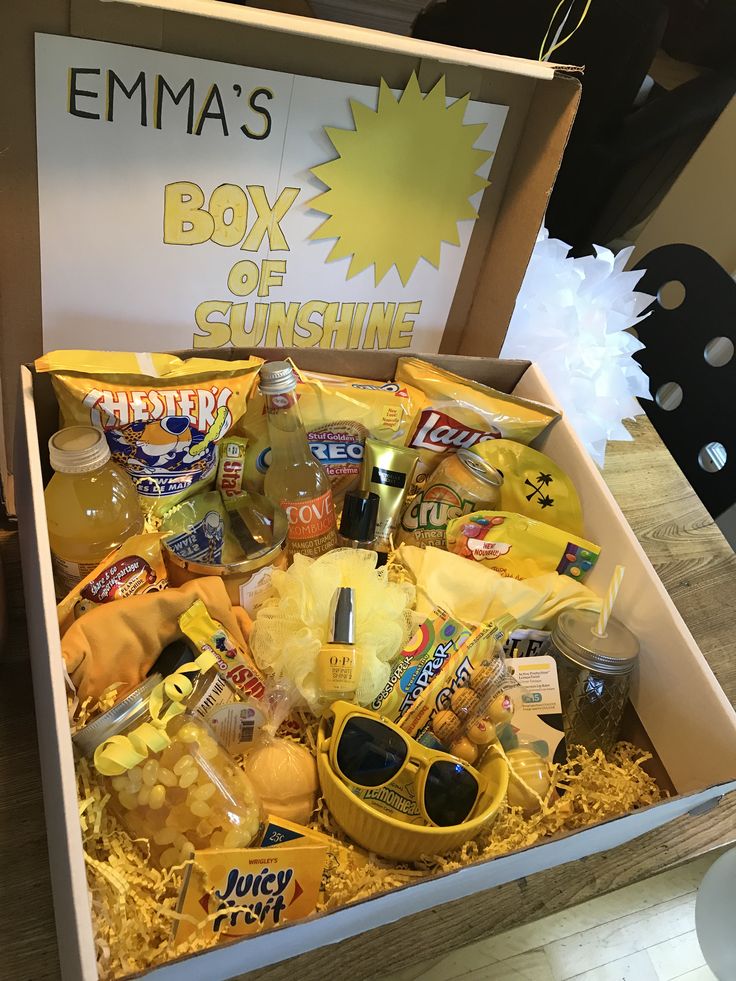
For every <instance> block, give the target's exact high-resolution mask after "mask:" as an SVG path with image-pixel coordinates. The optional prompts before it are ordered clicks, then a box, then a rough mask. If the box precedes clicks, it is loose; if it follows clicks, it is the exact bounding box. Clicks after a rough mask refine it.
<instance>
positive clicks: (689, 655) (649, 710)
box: [16, 349, 736, 981]
mask: <svg viewBox="0 0 736 981" xmlns="http://www.w3.org/2000/svg"><path fill="white" fill-rule="evenodd" d="M187 353H188V354H193V353H194V352H187ZM198 353H200V354H201V352H198ZM244 353H245V352H237V351H233V352H232V354H233V356H234V357H237V356H238V354H240V355H241V356H242V354H244ZM258 353H259V355H263V356H264V357H266V358H269V357H271V358H273V357H280V356H283V355H284V354H286V355H288V356H291V357H294V358H296V359H297V361H298V363H299V364H301V365H302V366H303V367H304V368H306V369H313V370H317V369H319V370H321V371H330V370H332V371H334V372H335V373H348V374H350V375H354V376H359V377H364V378H380V379H383V378H385V379H388V378H391V377H393V371H394V367H395V363H396V356H395V355H393V354H372V353H362V352H338V351H335V352H324V351H307V350H296V349H289V350H286V351H284V349H278V350H274V349H272V350H269V351H263V350H261V351H259V352H258ZM429 357H431V359H432V360H434V361H436V362H437V363H440V364H443V365H445V366H446V367H448V368H449V369H450V370H452V371H455V372H457V373H458V374H461V375H463V376H464V377H467V378H474V379H476V380H478V381H481V382H483V383H486V384H490V385H493V386H494V387H496V388H499V389H501V390H506V391H513V392H514V393H516V394H518V395H522V396H524V397H527V398H531V399H534V400H536V401H540V402H546V403H548V404H554V402H555V396H554V393H553V392H552V391H551V390H550V389H549V386H548V385H547V383H546V381H545V379H544V376H543V375H542V373H541V372H540V371H539V369H538V368H536V367H535V366H534V365H528V364H527V363H526V362H520V361H498V360H496V359H492V358H464V357H456V356H442V355H432V356H429ZM21 375H22V382H21V392H20V403H19V412H18V416H17V418H18V433H17V439H16V500H17V504H18V513H19V521H20V531H21V547H22V556H23V571H24V578H25V587H26V596H27V608H28V626H29V633H30V643H31V656H32V665H33V683H34V691H35V698H36V713H37V719H38V737H39V746H40V753H41V765H42V772H43V785H44V802H45V808H46V824H47V828H48V841H49V853H50V864H51V875H52V882H53V889H54V907H55V915H56V923H57V936H58V941H59V953H60V957H61V963H62V969H63V973H64V977H65V978H69V979H84V981H87V979H92V978H96V977H97V967H96V962H95V948H94V940H93V936H92V923H91V919H90V914H89V902H88V895H87V884H86V877H85V867H84V859H83V853H82V839H81V832H80V827H79V818H78V811H77V796H76V784H75V777H74V760H73V753H72V743H71V738H70V735H69V722H68V713H67V702H66V691H65V685H64V677H63V672H62V659H61V649H60V640H59V631H58V627H57V621H56V604H55V599H54V585H53V579H52V571H51V556H50V552H49V545H48V537H47V534H46V515H45V509H44V500H43V485H44V473H46V474H48V458H47V454H46V444H47V440H48V437H49V436H50V435H51V433H52V432H53V431H54V428H55V426H56V404H55V399H54V395H53V392H52V390H51V385H50V382H49V379H48V376H43V375H36V373H35V372H34V371H33V369H32V368H30V367H23V368H22V369H21ZM536 445H538V446H539V448H540V449H542V450H544V451H545V452H547V453H549V455H550V456H551V457H552V458H553V459H554V460H555V461H556V462H557V463H558V464H559V465H560V466H561V467H562V468H563V469H564V470H565V471H566V472H567V473H568V474H569V476H570V477H571V478H572V480H573V482H574V483H575V486H576V487H577V489H578V492H579V494H580V498H581V501H582V505H583V512H584V515H585V535H586V537H587V538H588V539H590V540H592V541H594V542H596V543H598V544H599V545H600V546H601V548H602V551H601V556H600V559H599V560H598V562H597V564H596V566H595V568H594V570H593V571H592V573H591V574H590V577H589V580H588V582H589V584H590V585H591V586H592V587H593V588H594V589H597V590H598V591H599V592H603V591H604V590H605V588H606V584H607V582H608V580H609V579H610V575H611V573H612V571H613V568H614V566H615V565H616V564H619V563H620V564H623V565H625V567H626V577H625V579H624V584H623V586H622V589H621V592H620V594H619V597H618V600H617V604H616V615H617V616H618V617H620V618H621V620H623V621H624V622H625V623H626V624H627V625H628V626H629V627H630V629H631V630H632V631H633V632H634V633H635V634H636V635H637V636H638V637H639V639H640V642H641V655H640V659H639V661H640V663H639V669H638V672H637V674H636V678H635V681H634V684H633V689H632V693H631V701H632V704H633V706H634V709H635V710H636V713H637V715H638V717H639V720H640V721H641V723H642V725H643V727H644V729H645V730H646V733H647V735H648V737H649V739H650V740H651V744H652V746H653V749H654V752H655V754H656V756H657V757H658V759H659V762H660V763H661V764H662V766H663V767H664V770H666V774H667V776H668V777H669V781H670V782H671V785H672V787H673V788H674V795H673V796H672V797H671V798H670V799H668V800H665V801H663V802H662V803H660V804H657V805H654V806H651V807H647V808H645V809H642V810H640V811H637V812H634V813H631V814H629V815H627V816H625V817H621V818H618V819H617V820H613V821H607V822H604V823H602V824H600V825H598V826H595V827H592V828H588V829H586V830H583V831H578V832H575V833H573V834H569V835H566V836H564V837H560V838H556V839H554V840H551V841H549V842H546V843H543V844H538V845H535V846H534V847H532V848H528V849H526V850H524V851H522V852H517V853H514V854H510V855H507V856H504V857H502V858H497V859H494V860H492V861H484V862H479V863H476V864H474V865H470V866H468V867H467V868H464V869H460V870H458V871H456V872H453V873H451V874H449V875H444V876H437V877H432V878H428V879H426V880H422V881H420V882H418V883H416V884H415V885H411V886H408V887H405V888H403V889H400V890H396V891H393V892H389V893H386V894H384V895H380V896H377V897H375V898H373V899H370V900H367V901H364V902H361V903H359V904H356V905H355V906H349V907H346V908H344V909H341V910H337V911H334V912H331V913H328V914H323V915H321V916H318V917H314V918H311V919H309V920H305V921H303V922H300V923H295V924H294V925H292V926H288V925H287V926H284V927H281V928H279V929H277V930H274V931H270V932H267V933H264V934H262V935H259V936H256V937H251V938H247V939H244V940H240V941H232V942H228V943H227V944H222V945H221V946H218V947H215V948H213V949H211V950H209V951H207V952H206V953H204V954H199V955H196V956H195V957H190V958H183V959H180V960H177V961H176V962H173V963H172V964H170V965H168V966H162V967H159V968H157V969H155V970H153V971H151V972H150V976H152V977H153V976H155V977H157V978H158V977H161V978H164V977H170V978H172V979H173V978H176V981H183V979H188V978H191V979H192V981H194V979H199V978H202V977H207V978H208V979H209V981H215V979H220V978H223V979H224V978H229V977H231V976H232V975H234V974H237V973H239V972H242V971H244V970H249V971H250V970H256V969H258V968H260V967H263V966H265V965H268V964H273V963H275V962H277V961H281V960H284V959H286V958H289V957H294V956H297V955H299V954H301V953H304V952H306V951H309V950H313V949H314V948H316V947H320V946H326V945H330V944H335V943H337V942H339V941H340V940H343V939H345V938H346V937H350V936H353V935H355V934H357V933H362V932H365V931H367V930H371V929H374V928H376V927H380V926H381V925H383V924H385V923H390V922H392V921H395V920H398V919H400V918H402V917H405V916H409V915H410V914H412V913H416V912H419V911H421V910H424V909H428V908H434V907H437V906H440V905H442V904H443V903H448V902H451V901H453V900H458V899H462V897H464V896H470V895H472V894H473V893H475V892H479V891H482V890H486V889H488V888H489V887H491V886H494V885H498V884H500V883H503V882H509V881H512V880H514V879H519V878H521V877H522V876H523V877H529V876H531V875H533V874H534V873H535V872H539V871H541V870H542V869H547V868H551V867H553V866H556V865H561V864H563V863H565V862H570V861H572V860H574V859H578V858H582V857H583V856H586V855H592V854H594V853H595V852H599V851H604V850H606V849H609V848H613V847H615V846H616V845H620V844H622V843H623V842H626V841H630V840H631V839H633V838H636V837H637V836H638V835H641V834H644V833H645V832H647V831H650V830H652V829H653V828H655V827H658V826H659V825H662V824H665V823H667V822H668V821H672V820H674V819H675V818H677V817H679V816H681V815H683V814H686V813H688V812H690V811H693V810H694V809H696V808H698V807H700V806H701V805H703V804H704V803H705V802H707V801H710V800H713V799H715V798H717V797H719V796H721V795H722V794H724V793H726V792H728V791H729V790H733V789H736V712H734V709H733V708H732V707H731V705H730V704H729V702H728V700H727V699H726V696H725V695H724V693H723V691H722V689H721V688H720V686H719V685H718V682H717V681H716V679H715V677H714V676H713V673H712V672H711V670H710V668H709V666H708V664H707V662H706V660H705V658H704V657H703V655H702V653H701V652H700V651H699V650H698V647H697V645H696V644H695V642H694V640H693V638H692V636H691V635H690V633H689V631H688V629H687V627H686V626H685V624H684V622H683V620H682V618H681V617H680V615H679V613H678V612H677V610H676V609H675V607H674V604H673V603H672V601H671V599H670V598H669V596H668V595H667V593H666V591H665V589H664V587H663V586H662V583H661V582H660V580H659V578H658V577H657V575H656V573H655V571H654V569H653V568H652V566H651V564H650V562H649V560H648V559H647V558H646V556H645V554H644V552H643V550H642V548H641V546H640V545H639V543H638V542H637V540H636V538H635V537H634V534H633V532H632V531H631V528H630V527H629V525H628V524H627V522H626V519H625V518H624V516H623V515H622V513H621V511H620V509H619V507H618V505H617V504H616V502H615V501H614V499H613V497H612V496H611V493H610V491H609V490H608V488H607V487H606V485H605V483H604V482H603V480H602V478H601V476H600V473H599V471H598V469H597V467H596V466H595V464H594V463H593V462H592V461H591V459H590V457H589V456H588V454H587V453H586V451H585V450H584V449H583V447H582V445H581V444H580V442H579V440H578V439H577V437H576V435H575V433H574V432H573V431H572V429H571V428H570V426H569V425H568V424H567V423H566V421H565V419H564V418H563V419H561V420H559V421H558V422H557V423H555V424H554V425H553V426H552V427H551V429H550V430H549V431H548V432H547V433H546V434H545V435H543V436H542V437H540V439H539V440H538V442H537V444H536Z"/></svg>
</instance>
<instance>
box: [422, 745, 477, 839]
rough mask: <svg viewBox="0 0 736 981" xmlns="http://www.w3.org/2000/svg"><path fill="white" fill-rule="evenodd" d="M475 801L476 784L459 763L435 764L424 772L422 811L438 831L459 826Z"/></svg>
mask: <svg viewBox="0 0 736 981" xmlns="http://www.w3.org/2000/svg"><path fill="white" fill-rule="evenodd" d="M477 799H478V781H477V780H476V779H475V777H474V776H473V774H472V773H469V772H468V771H467V770H466V769H465V767H464V766H462V765H461V764H460V763H454V762H453V761H452V760H436V761H435V762H434V763H433V764H432V765H431V766H430V768H429V770H428V771H427V782H426V784H425V787H424V807H425V809H426V811H427V815H428V817H429V818H430V820H432V821H433V822H434V824H436V825H438V826H439V827H441V828H444V827H447V826H448V825H450V824H462V822H463V821H464V820H465V819H466V818H467V817H468V816H469V815H470V812H471V811H472V810H473V808H474V807H475V802H476V800H477Z"/></svg>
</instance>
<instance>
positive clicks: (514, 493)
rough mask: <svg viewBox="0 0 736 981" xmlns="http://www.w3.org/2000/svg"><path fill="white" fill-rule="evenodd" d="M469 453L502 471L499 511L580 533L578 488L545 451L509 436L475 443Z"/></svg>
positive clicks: (580, 519) (580, 509) (581, 518)
mask: <svg viewBox="0 0 736 981" xmlns="http://www.w3.org/2000/svg"><path fill="white" fill-rule="evenodd" d="M471 453H475V454H477V455H478V456H479V457H481V459H483V460H485V461H486V463H490V465H491V466H492V467H495V468H496V470H500V471H501V473H502V474H503V484H502V485H501V488H500V497H501V501H500V503H499V505H498V510H499V511H515V512H516V513H517V514H525V515H526V516H527V517H529V518H534V519H535V520H536V521H543V522H544V523H545V524H548V525H554V526H555V528H562V529H563V530H564V531H569V532H571V533H572V534H573V535H581V534H582V532H583V510H582V508H581V506H580V498H579V497H578V492H577V491H576V490H575V486H574V484H573V482H572V481H571V480H570V478H569V477H568V476H567V474H566V473H565V472H564V471H563V470H561V469H560V467H558V466H557V464H556V463H555V462H554V460H550V458H549V457H548V456H547V455H546V454H545V453H540V452H539V450H535V449H533V448H532V447H531V446H523V445H522V444H521V443H515V442H514V441H513V440H510V439H489V440H486V441H485V442H483V443H476V444H475V446H473V447H471Z"/></svg>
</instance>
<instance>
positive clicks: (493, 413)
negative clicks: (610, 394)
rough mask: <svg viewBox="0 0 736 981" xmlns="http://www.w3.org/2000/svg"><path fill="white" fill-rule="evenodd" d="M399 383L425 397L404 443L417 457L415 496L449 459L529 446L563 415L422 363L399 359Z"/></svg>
mask: <svg viewBox="0 0 736 981" xmlns="http://www.w3.org/2000/svg"><path fill="white" fill-rule="evenodd" d="M396 381H397V382H401V383H403V384H406V385H411V386H414V388H417V389H419V390H420V391H421V392H423V393H424V395H425V397H426V403H425V404H424V405H422V406H421V407H420V410H419V412H418V413H417V415H416V417H415V418H414V419H413V420H412V423H411V427H410V432H409V436H408V439H407V440H406V445H407V446H413V447H414V449H416V450H418V451H419V466H418V467H417V472H416V476H415V478H414V481H415V486H414V488H413V491H416V490H417V489H419V488H420V487H421V485H422V484H423V483H424V482H425V481H426V479H427V477H428V475H429V474H430V473H432V471H433V470H434V469H435V467H437V465H438V464H439V462H440V460H442V459H443V458H444V457H445V456H447V455H448V454H449V453H454V452H456V451H457V450H459V449H463V448H464V449H470V448H471V447H473V446H475V445H476V444H478V443H482V442H484V441H485V440H489V439H501V438H507V439H513V440H516V442H518V443H525V444H526V443H531V441H532V440H533V439H534V438H535V437H536V436H539V434H540V433H541V432H543V431H544V430H545V429H546V428H547V426H549V425H550V423H552V422H554V420H555V419H558V418H559V415H560V413H559V412H558V411H557V410H556V409H553V408H551V407H550V406H548V405H542V404H541V403H539V402H530V401H529V400H528V399H522V398H518V397H517V396H515V395H506V394H505V393H504V392H497V391H496V390H495V389H494V388H489V387H488V386H487V385H481V384H480V382H476V381H470V380H468V379H466V378H461V377H460V376H459V375H455V374H453V373H452V372H451V371H445V369H444V368H438V367H436V366H435V365H432V364H429V363H428V362H426V361H420V360H419V359H418V358H399V363H398V367H397V369H396Z"/></svg>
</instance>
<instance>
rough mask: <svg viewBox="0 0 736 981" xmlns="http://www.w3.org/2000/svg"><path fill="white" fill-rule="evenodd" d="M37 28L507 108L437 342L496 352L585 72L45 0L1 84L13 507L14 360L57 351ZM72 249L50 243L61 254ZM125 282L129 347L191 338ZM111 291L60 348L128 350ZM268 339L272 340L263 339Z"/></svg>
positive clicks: (23, 13) (281, 20)
mask: <svg viewBox="0 0 736 981" xmlns="http://www.w3.org/2000/svg"><path fill="white" fill-rule="evenodd" d="M60 8H63V9H60ZM34 33H41V34H57V35H67V34H70V35H72V36H76V37H81V38H88V39H95V40H101V41H107V42H115V43H118V44H124V45H132V46H138V47H141V48H144V49H148V50H152V51H156V50H161V51H162V52H165V53H168V54H174V55H182V56H188V57H191V58H199V59H211V60H213V61H216V62H218V63H220V64H225V65H228V64H231V65H236V66H240V65H242V66H246V67H251V68H254V69H260V70H264V71H266V70H269V69H270V70H275V71H281V72H288V73H295V74H300V75H303V76H307V77H312V78H315V79H317V78H323V77H324V78H328V79H332V80H335V81H342V82H350V83H356V84H362V85H372V86H375V85H376V84H377V83H378V80H379V79H380V78H383V79H385V80H386V81H387V83H388V84H389V85H390V86H393V87H394V88H396V89H403V88H404V87H405V86H406V84H407V81H408V79H409V78H410V76H411V74H412V72H416V74H417V77H418V79H419V81H420V87H421V90H422V92H425V93H426V92H428V91H429V90H430V89H431V88H432V86H433V85H434V84H435V83H436V81H437V80H438V79H439V77H440V76H443V75H444V77H445V81H446V89H447V94H448V96H451V97H460V96H463V95H465V94H466V93H467V94H469V95H470V98H471V99H473V100H477V101H478V102H484V103H492V104H495V105H499V106H506V107H508V113H507V115H506V120H505V123H504V125H503V130H502V132H501V136H500V141H499V143H498V146H497V149H496V153H495V156H494V158H493V166H492V173H491V184H490V186H489V187H488V188H487V189H486V190H485V192H484V193H483V196H482V199H481V203H480V206H479V217H478V219H477V220H476V221H475V223H474V225H473V228H472V233H471V234H470V237H469V243H468V245H467V254H466V257H465V261H464V263H463V265H462V270H461V272H460V275H459V279H458V281H457V287H456V288H455V291H454V297H453V298H452V300H451V303H450V305H449V314H448V315H447V319H446V326H445V331H444V335H443V337H442V341H441V344H440V349H441V350H442V351H444V352H447V353H452V352H455V351H459V350H462V351H463V353H470V354H477V355H491V356H493V355H497V354H498V352H499V350H500V347H501V343H502V341H503V337H504V335H505V332H506V329H507V327H508V320H509V317H510V314H511V311H512V310H513V304H514V301H515V298H516V294H517V292H518V288H519V286H520V284H521V280H522V278H523V275H524V272H525V269H526V265H527V262H528V258H529V255H530V252H531V249H532V247H533V244H534V239H535V237H536V234H537V231H538V229H539V227H540V225H541V223H542V220H543V216H544V211H545V208H546V204H547V200H548V197H549V193H550V191H551V188H552V185H553V183H554V178H555V175H556V172H557V168H558V166H559V160H560V157H561V155H562V151H563V149H564V145H565V142H566V139H567V134H568V132H569V128H570V125H571V121H572V118H573V116H574V112H575V108H576V106H577V102H578V100H579V83H578V82H577V80H575V79H572V78H570V77H567V76H566V75H564V74H561V73H560V72H559V71H558V70H557V66H555V65H551V64H549V63H538V62H532V61H525V60H522V59H515V58H509V57H506V56H499V55H493V54H487V53H485V52H479V51H471V50H466V49H460V48H452V47H445V46H443V45H438V44H435V43H430V42H425V41H420V40H416V39H413V38H405V37H399V36H396V35H391V34H384V33H382V32H378V31H371V30H367V29H364V28H357V27H353V26H350V25H343V24H335V23H331V22H323V21H318V20H312V19H309V18H304V17H295V16H290V15H286V14H280V13H275V12H273V11H267V10H260V9H256V8H251V7H240V6H237V5H233V4H226V3H220V2H217V0H192V2H187V3H186V4H185V3H183V2H179V3H176V2H172V0H144V2H142V3H138V4H131V3H127V2H122V3H104V2H99V0H39V2H38V3H35V4H33V5H30V6H29V8H28V9H26V8H23V9H22V10H19V11H18V12H17V15H16V16H15V17H14V18H13V19H12V23H10V24H9V25H8V38H7V40H8V49H9V51H10V52H11V55H10V57H9V58H7V59H4V62H5V63H4V65H3V68H2V70H3V71H4V72H5V73H6V78H5V84H4V85H3V86H2V89H1V91H2V94H0V99H2V100H5V102H4V108H5V109H6V112H5V113H4V118H6V119H7V120H8V127H7V133H6V145H7V147H8V150H7V152H6V153H4V154H3V155H2V156H1V157H0V186H2V187H3V188H4V189H5V190H6V191H7V194H6V219H7V220H6V222H5V223H4V232H3V234H2V235H0V277H1V278H0V384H1V385H2V397H3V410H4V413H3V414H4V425H3V432H2V439H3V445H2V446H0V472H1V473H2V477H3V483H4V485H5V494H6V499H7V500H8V502H9V503H10V505H11V507H10V510H11V511H12V510H13V508H12V497H13V494H12V474H11V473H10V470H11V469H12V468H11V466H10V463H9V461H10V460H11V459H12V433H13V426H14V417H15V395H16V389H17V368H18V365H19V364H20V363H22V362H29V361H32V360H34V359H35V358H36V357H38V356H39V354H40V353H42V350H43V349H44V347H49V344H48V343H46V344H44V341H43V333H42V314H41V288H40V281H41V269H40V260H39V249H40V239H39V230H38V225H37V222H36V217H35V216H36V215H37V214H38V209H39V202H38V184H37V156H36V131H35V128H36V113H35V102H34V91H35V84H36V83H35V72H34V56H33V44H32V41H33V34H34ZM103 124H104V121H103ZM179 176H180V175H176V179H179ZM183 176H186V175H183ZM172 179H174V178H172ZM208 190H209V189H208ZM63 251H64V250H63V249H60V248H59V249H55V251H54V253H53V254H55V255H59V254H60V252H63ZM184 251H186V250H184ZM69 254H72V253H69ZM233 261H235V257H233ZM118 275H119V276H120V277H121V280H122V279H125V276H124V270H118ZM182 275H184V274H182ZM223 286H224V284H223ZM479 290H482V294H481V293H479ZM126 292H127V295H128V296H135V297H136V300H135V302H136V303H138V302H140V313H141V315H140V317H139V318H138V319H139V321H140V322H141V323H150V329H149V330H148V334H147V335H146V337H145V342H144V343H142V342H141V341H138V343H136V344H134V345H133V346H134V347H136V348H137V349H139V350H143V349H148V350H155V349H165V348H168V349H171V348H172V347H185V346H186V347H188V346H191V344H192V343H193V341H192V336H193V330H194V329H195V328H194V326H193V319H192V321H191V322H189V323H187V322H185V320H186V318H183V317H179V319H177V321H176V322H177V324H181V330H182V337H181V339H180V340H178V342H176V341H175V342H173V343H172V342H171V338H170V337H169V338H167V337H161V336H160V335H159V331H158V330H157V329H156V328H157V323H156V320H155V319H151V320H149V319H148V318H147V316H146V305H147V304H146V298H147V294H146V291H145V290H144V289H141V288H139V289H136V290H129V291H119V292H117V296H118V298H119V299H120V300H121V302H122V298H123V297H124V295H125V293H126ZM223 293H225V294H226V293H227V290H226V289H224V290H223ZM115 295H116V294H115V292H113V293H111V294H110V297H109V310H107V311H103V310H101V309H100V310H97V309H95V310H94V311H92V313H91V315H89V316H87V317H86V320H85V318H83V317H79V318H78V321H76V322H78V323H79V325H80V328H79V329H80V337H79V339H78V340H77V341H76V343H74V344H73V345H72V344H71V343H65V344H64V345H59V344H55V345H53V344H52V345H51V346H78V347H84V346H96V347H100V348H103V349H105V348H106V349H114V348H117V349H121V348H129V347H130V346H131V342H130V341H128V343H126V342H125V341H124V340H123V338H122V337H120V339H119V340H118V339H117V338H118V336H119V333H120V332H119V331H118V332H117V333H113V337H114V341H111V340H110V334H111V332H110V330H109V328H107V333H106V332H105V331H106V328H105V318H106V317H109V316H110V314H111V313H112V315H113V317H114V315H115V306H116V303H115ZM204 295H205V294H203V297H202V298H204ZM481 296H482V302H479V297H481ZM230 299H231V300H232V299H233V298H232V297H230ZM486 301H488V302H486ZM118 313H119V311H118ZM188 316H191V314H189V315H188ZM96 322H99V325H100V329H99V331H98V330H97V329H96V328H95V323H96ZM439 326H441V325H439V324H438V327H439ZM92 338H94V339H95V340H93V339H92ZM200 341H201V342H202V344H203V346H204V344H207V343H209V341H208V338H207V337H206V336H204V335H200ZM262 343H268V340H267V339H265V338H264V341H263V342H262ZM287 343H288V342H287ZM425 349H426V348H425ZM435 349H436V348H435ZM413 350H415V351H421V347H420V346H419V345H418V344H416V343H415V344H414V346H413Z"/></svg>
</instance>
